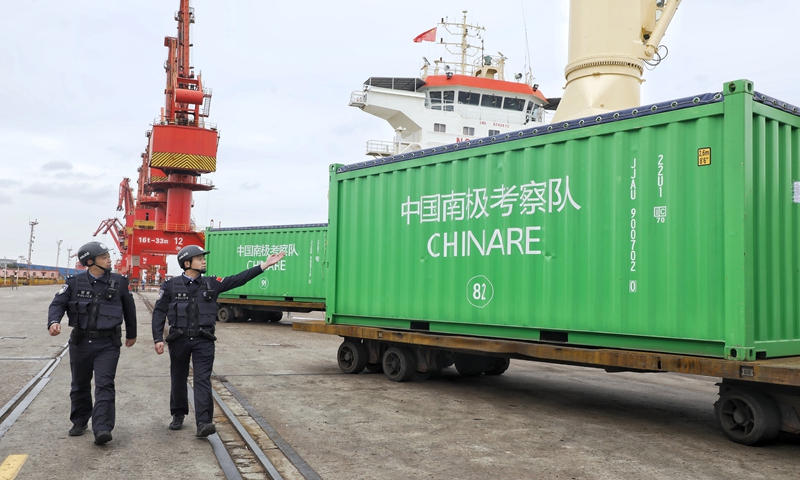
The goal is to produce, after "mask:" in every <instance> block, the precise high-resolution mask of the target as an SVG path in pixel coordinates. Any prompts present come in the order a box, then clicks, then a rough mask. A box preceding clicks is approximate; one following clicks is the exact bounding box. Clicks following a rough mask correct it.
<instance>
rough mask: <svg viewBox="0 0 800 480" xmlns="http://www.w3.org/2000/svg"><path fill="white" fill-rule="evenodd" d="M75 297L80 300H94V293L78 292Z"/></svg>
mask: <svg viewBox="0 0 800 480" xmlns="http://www.w3.org/2000/svg"><path fill="white" fill-rule="evenodd" d="M75 296H76V297H78V298H92V292H90V291H88V290H78V293H76V294H75Z"/></svg>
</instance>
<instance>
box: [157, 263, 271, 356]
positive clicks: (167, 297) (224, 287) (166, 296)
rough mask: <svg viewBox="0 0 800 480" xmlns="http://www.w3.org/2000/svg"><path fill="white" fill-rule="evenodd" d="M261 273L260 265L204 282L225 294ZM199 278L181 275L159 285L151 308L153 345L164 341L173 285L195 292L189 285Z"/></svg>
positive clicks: (207, 279) (215, 290) (198, 280)
mask: <svg viewBox="0 0 800 480" xmlns="http://www.w3.org/2000/svg"><path fill="white" fill-rule="evenodd" d="M262 273H264V271H263V270H261V265H256V266H255V267H253V268H248V269H247V270H245V271H244V272H242V273H239V274H237V275H231V276H230V277H225V278H223V279H222V280H217V279H216V278H209V277H206V279H205V281H207V282H208V281H209V280H210V281H211V285H210V288H211V289H212V290H214V292H215V293H216V294H219V293H222V292H227V291H228V290H233V289H234V288H236V287H241V286H242V285H244V284H245V283H247V282H249V281H250V280H252V279H254V278H256V277H257V276H259V275H261V274H262ZM200 278H201V277H197V278H196V279H194V280H192V279H191V278H189V277H187V276H186V275H181V276H180V277H173V278H171V279H169V280H167V281H166V282H164V283H163V284H162V285H161V291H160V292H158V301H156V306H155V307H154V308H153V342H154V343H158V342H163V341H164V324H165V323H166V321H167V309H168V308H169V304H170V303H172V301H173V300H172V297H173V283H174V282H183V284H184V285H186V289H187V290H189V291H196V290H195V289H194V288H192V285H191V283H199V282H201V280H200Z"/></svg>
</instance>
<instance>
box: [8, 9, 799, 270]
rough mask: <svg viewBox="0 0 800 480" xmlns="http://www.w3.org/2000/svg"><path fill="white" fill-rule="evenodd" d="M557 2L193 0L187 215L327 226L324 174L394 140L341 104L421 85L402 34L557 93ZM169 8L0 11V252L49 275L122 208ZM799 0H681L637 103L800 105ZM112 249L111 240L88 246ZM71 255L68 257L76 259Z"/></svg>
mask: <svg viewBox="0 0 800 480" xmlns="http://www.w3.org/2000/svg"><path fill="white" fill-rule="evenodd" d="M568 4H569V2H568V1H567V0H548V1H544V0H536V1H534V0H523V1H521V0H513V1H512V0H508V1H506V0H495V1H493V2H486V1H481V2H477V1H474V0H461V1H453V0H444V1H442V0H437V1H435V2H431V1H422V0H406V1H404V2H387V1H385V0H338V1H335V2H329V1H325V2H323V1H312V2H302V1H300V2H271V1H256V0H230V1H224V2H223V1H212V0H194V1H193V3H192V6H193V7H194V9H195V14H196V19H197V21H196V23H195V24H194V25H193V27H192V42H193V44H194V48H193V54H192V55H193V56H192V64H193V66H194V67H195V69H196V71H201V72H202V74H203V80H204V84H205V86H207V87H210V88H212V89H213V92H214V93H213V95H214V96H213V99H212V103H211V117H210V118H209V121H210V122H213V123H216V124H217V125H218V126H219V131H220V132H221V138H220V145H219V152H218V157H217V168H218V171H217V172H216V173H213V174H211V175H208V176H206V178H209V179H210V180H211V181H213V183H214V184H215V185H216V187H217V189H216V190H214V191H212V192H209V193H199V194H196V195H195V199H194V202H195V206H194V210H193V215H194V219H195V221H196V223H197V224H198V225H200V226H207V225H209V224H210V222H211V220H212V219H213V220H214V222H215V223H216V224H217V225H219V223H220V222H222V226H223V227H234V226H245V225H285V224H297V223H322V222H326V221H327V199H326V196H327V189H328V186H327V182H328V165H329V164H332V163H343V164H350V163H355V162H358V161H361V160H363V159H364V158H365V157H364V150H365V143H366V141H367V140H390V139H391V138H392V133H393V132H392V129H391V127H389V125H388V124H387V123H385V122H384V121H383V120H380V119H378V118H377V117H372V116H370V115H368V114H365V113H363V112H361V111H360V110H358V109H357V108H353V107H348V105H347V103H348V100H349V97H350V93H351V92H352V91H354V90H359V89H360V88H361V85H362V83H363V82H364V80H366V79H367V78H368V77H370V76H399V77H412V76H418V75H419V71H420V70H419V69H420V67H421V66H422V56H427V57H428V58H436V57H439V56H441V55H442V53H441V52H440V50H439V49H438V47H436V46H435V45H434V44H432V43H421V44H415V43H413V42H412V39H413V38H414V37H415V36H416V35H418V34H420V33H422V32H424V31H425V30H428V29H429V28H432V27H434V26H436V23H437V22H438V21H439V19H440V18H441V17H445V16H447V17H449V18H450V19H451V20H460V18H461V11H462V10H465V9H466V10H468V11H469V14H468V16H469V19H470V20H472V21H473V22H477V23H478V24H480V25H481V26H484V27H485V28H486V32H485V35H484V38H485V41H486V48H487V51H489V52H495V51H501V52H503V54H505V56H506V57H508V58H509V60H508V61H507V72H509V73H511V74H513V73H516V72H522V71H523V68H524V66H525V64H526V31H527V45H528V51H529V55H530V62H531V65H532V70H533V75H534V76H535V77H536V82H537V83H539V85H540V89H541V90H542V92H543V93H544V94H545V95H546V96H552V97H560V96H561V91H562V87H563V86H564V78H563V71H564V66H565V64H566V61H567V33H568V13H569V8H568ZM178 5H179V2H178V0H136V1H126V2H121V1H119V2H117V1H108V0H104V1H100V0H71V1H69V2H65V1H63V0H58V1H56V0H25V1H19V2H11V1H7V2H4V5H3V14H2V16H0V72H2V75H0V98H2V99H3V102H2V107H0V122H1V123H2V125H1V126H0V149H2V160H0V161H2V168H1V169H0V257H2V258H12V259H16V258H17V257H19V256H20V255H21V256H25V257H27V254H28V237H29V233H30V225H29V221H32V220H38V222H39V224H38V225H37V226H36V232H35V235H36V240H35V243H34V246H33V248H34V251H33V256H32V263H35V264H48V265H54V264H55V263H56V251H57V243H56V242H57V241H58V240H63V243H62V252H61V256H60V260H59V265H60V266H64V265H65V264H66V254H67V252H66V249H67V248H69V247H72V248H73V252H72V253H73V254H74V253H75V252H77V249H78V248H79V247H80V246H81V245H82V244H83V243H85V242H87V241H90V240H92V239H93V238H92V234H93V233H94V232H95V230H96V229H97V227H98V225H99V224H100V222H101V221H102V220H104V219H107V218H113V217H115V216H118V212H117V211H116V206H117V198H118V189H119V187H118V186H119V183H120V181H121V180H122V179H123V177H129V178H131V184H132V185H133V186H134V188H135V181H136V178H137V173H136V168H137V167H138V166H139V165H140V164H141V160H140V154H141V153H142V152H143V151H144V148H145V146H146V138H145V131H146V130H148V129H149V126H150V124H151V123H152V122H153V119H154V118H155V117H156V116H157V115H158V114H159V110H160V108H161V107H162V106H163V103H164V94H163V90H164V84H165V73H164V69H163V65H164V61H165V59H166V54H167V49H166V47H164V46H163V40H164V37H165V36H174V35H175V34H176V28H177V24H176V22H175V21H174V20H173V13H174V12H175V11H176V10H177V9H178ZM798 17H800V2H797V1H790V0H771V1H767V0H764V1H753V0H748V1H745V0H728V1H719V0H684V1H683V2H682V4H681V7H680V9H679V10H678V13H677V15H676V17H675V19H674V20H673V22H672V25H671V26H670V28H669V30H668V31H667V35H666V36H665V37H664V40H663V42H662V43H663V44H665V45H666V46H667V47H668V48H669V56H668V58H666V59H665V60H664V61H663V62H662V64H661V65H660V66H659V67H658V68H656V69H655V70H654V71H646V72H645V78H646V80H647V81H646V83H645V84H644V87H643V90H642V103H644V104H646V103H651V102H656V101H664V100H670V99H673V98H678V97H684V96H689V95H694V94H698V93H705V92H711V91H719V90H721V85H722V83H723V82H725V81H728V80H735V79H740V78H748V79H750V80H753V81H754V82H755V86H756V89H757V90H758V91H760V92H762V93H766V94H768V95H771V96H773V97H776V98H779V99H781V100H783V101H786V102H789V103H792V104H795V105H800V92H798V91H797V90H798V87H799V86H800V67H798V65H797V58H798V55H797V32H796V31H795V30H794V29H795V28H797V27H796V25H797V24H798ZM98 238H99V239H100V240H101V241H104V242H105V243H107V244H108V245H109V246H111V245H113V240H112V239H111V238H110V237H108V236H99V237H98ZM73 262H74V260H73Z"/></svg>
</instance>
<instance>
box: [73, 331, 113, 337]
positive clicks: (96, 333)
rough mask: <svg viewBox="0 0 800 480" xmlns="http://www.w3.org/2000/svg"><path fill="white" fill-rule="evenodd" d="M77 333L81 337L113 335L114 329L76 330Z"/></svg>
mask: <svg viewBox="0 0 800 480" xmlns="http://www.w3.org/2000/svg"><path fill="white" fill-rule="evenodd" d="M78 333H79V334H80V335H81V336H82V337H83V338H102V337H110V336H111V335H114V329H111V330H78Z"/></svg>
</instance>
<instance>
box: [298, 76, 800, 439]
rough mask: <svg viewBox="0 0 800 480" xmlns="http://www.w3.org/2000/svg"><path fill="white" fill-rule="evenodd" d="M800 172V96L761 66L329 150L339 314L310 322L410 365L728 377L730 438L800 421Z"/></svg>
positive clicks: (358, 350) (331, 308) (356, 364)
mask: <svg viewBox="0 0 800 480" xmlns="http://www.w3.org/2000/svg"><path fill="white" fill-rule="evenodd" d="M799 180H800V113H799V112H798V109H797V107H794V106H792V105H789V104H786V103H785V102H781V101H779V100H777V99H773V98H771V97H769V96H766V95H762V94H760V93H757V92H755V90H754V86H753V82H751V81H749V80H738V81H732V82H726V83H725V84H724V85H723V89H722V91H721V92H717V93H711V94H704V95H697V96H694V97H687V98H683V99H678V100H675V101H670V102H664V103H659V104H654V105H651V106H646V107H639V108H634V109H628V110H622V111H617V112H610V113H608V114H598V115H596V116H592V117H586V118H580V119H574V120H569V121H564V122H560V123H558V124H552V125H549V126H546V127H537V128H531V129H527V130H522V131H519V132H514V133H509V134H504V135H502V136H493V137H485V138H481V139H475V140H469V141H464V142H459V143H456V144H451V145H443V146H439V147H436V148H430V149H426V150H423V151H418V152H411V153H406V154H401V155H396V156H393V157H387V158H383V159H376V160H372V161H369V162H363V163H358V164H354V165H348V166H344V165H333V166H332V167H331V169H330V194H329V198H330V200H329V227H328V237H327V238H328V242H329V245H328V252H329V254H328V260H327V264H328V265H327V267H328V268H327V276H328V281H327V282H326V289H327V293H326V296H325V303H326V308H327V310H326V321H325V325H318V324H316V326H314V325H315V324H300V323H298V324H296V328H298V329H304V328H312V330H313V331H320V332H322V333H329V334H336V335H341V336H343V337H345V340H344V342H343V343H342V346H341V347H340V349H339V353H338V355H339V358H338V360H339V365H340V367H341V368H342V370H343V371H346V372H348V373H357V372H358V371H361V370H363V368H370V369H373V370H378V369H383V371H384V373H386V374H387V376H388V377H389V378H390V379H391V380H396V381H403V380H407V379H408V378H410V375H411V374H413V373H414V372H415V371H417V372H421V373H426V372H430V373H432V374H436V372H437V371H438V370H440V369H441V368H443V367H444V366H447V365H449V364H450V363H453V362H454V363H455V365H456V368H457V369H458V370H459V372H461V373H463V374H468V375H474V374H483V373H488V374H498V373H502V372H503V371H504V370H505V368H507V366H508V359H509V358H527V359H534V360H543V361H555V362H561V363H574V364H579V365H591V366H599V367H603V368H606V369H611V370H632V371H680V372H683V373H692V374H700V375H714V376H719V377H722V378H723V382H722V383H721V385H720V400H719V401H718V402H717V407H716V413H717V417H718V419H719V421H720V424H721V425H722V427H723V429H724V431H725V433H726V434H727V435H728V436H729V437H730V438H731V439H732V440H734V441H737V442H740V443H745V444H752V443H756V442H759V441H762V440H765V439H768V438H772V437H774V436H775V435H777V433H778V431H779V430H781V429H783V430H786V431H790V432H795V433H797V432H800V420H798V411H800V406H799V405H800V403H799V402H798V398H800V394H798V391H799V390H798V388H799V387H800V375H798V365H800V305H799V304H798V302H800V256H798V254H797V253H796V252H797V248H796V246H797V245H798V240H800V238H799V236H800V181H799ZM303 325H307V327H304V326H303ZM461 342H465V343H461ZM543 351H546V352H548V353H546V354H543V353H541V352H543ZM776 425H777V426H776Z"/></svg>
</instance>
